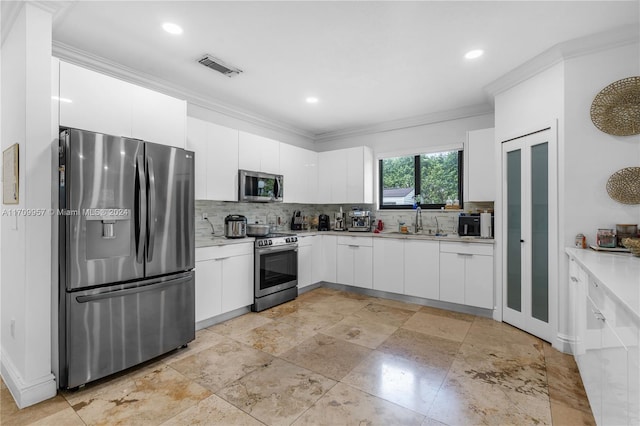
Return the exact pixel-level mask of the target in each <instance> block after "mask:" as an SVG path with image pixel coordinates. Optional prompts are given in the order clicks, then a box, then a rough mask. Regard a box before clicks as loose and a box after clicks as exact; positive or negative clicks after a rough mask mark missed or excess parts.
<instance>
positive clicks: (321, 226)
mask: <svg viewBox="0 0 640 426" xmlns="http://www.w3.org/2000/svg"><path fill="white" fill-rule="evenodd" d="M329 230H331V228H330V220H329V215H326V214H321V215H320V216H318V231H329Z"/></svg>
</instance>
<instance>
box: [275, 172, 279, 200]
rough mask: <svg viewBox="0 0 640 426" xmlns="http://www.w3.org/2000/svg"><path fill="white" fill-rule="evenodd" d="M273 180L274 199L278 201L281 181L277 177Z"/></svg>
mask: <svg viewBox="0 0 640 426" xmlns="http://www.w3.org/2000/svg"><path fill="white" fill-rule="evenodd" d="M273 180H274V183H273V199H274V200H277V199H278V198H279V197H280V180H279V179H278V178H277V177H275V178H274V179H273Z"/></svg>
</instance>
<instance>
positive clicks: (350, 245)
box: [349, 244, 360, 248]
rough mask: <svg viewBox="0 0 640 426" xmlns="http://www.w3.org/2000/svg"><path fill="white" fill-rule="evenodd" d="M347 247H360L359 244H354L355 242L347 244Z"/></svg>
mask: <svg viewBox="0 0 640 426" xmlns="http://www.w3.org/2000/svg"><path fill="white" fill-rule="evenodd" d="M349 247H353V248H358V247H360V246H358V245H355V244H349Z"/></svg>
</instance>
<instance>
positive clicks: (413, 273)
mask: <svg viewBox="0 0 640 426" xmlns="http://www.w3.org/2000/svg"><path fill="white" fill-rule="evenodd" d="M404 294H406V295H409V296H417V297H424V298H426V299H433V300H438V299H440V243H439V242H437V241H412V240H407V241H405V242H404Z"/></svg>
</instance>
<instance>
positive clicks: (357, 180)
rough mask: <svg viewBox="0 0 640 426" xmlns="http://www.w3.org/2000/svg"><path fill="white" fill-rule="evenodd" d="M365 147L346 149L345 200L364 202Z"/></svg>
mask: <svg viewBox="0 0 640 426" xmlns="http://www.w3.org/2000/svg"><path fill="white" fill-rule="evenodd" d="M362 150H363V148H362V147H361V146H359V147H356V148H349V149H345V150H343V151H344V156H345V157H346V159H347V180H346V181H345V183H346V187H347V195H346V197H347V198H346V199H345V201H347V202H349V203H362V202H364V185H363V184H364V179H363V176H364V164H363V156H362Z"/></svg>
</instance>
